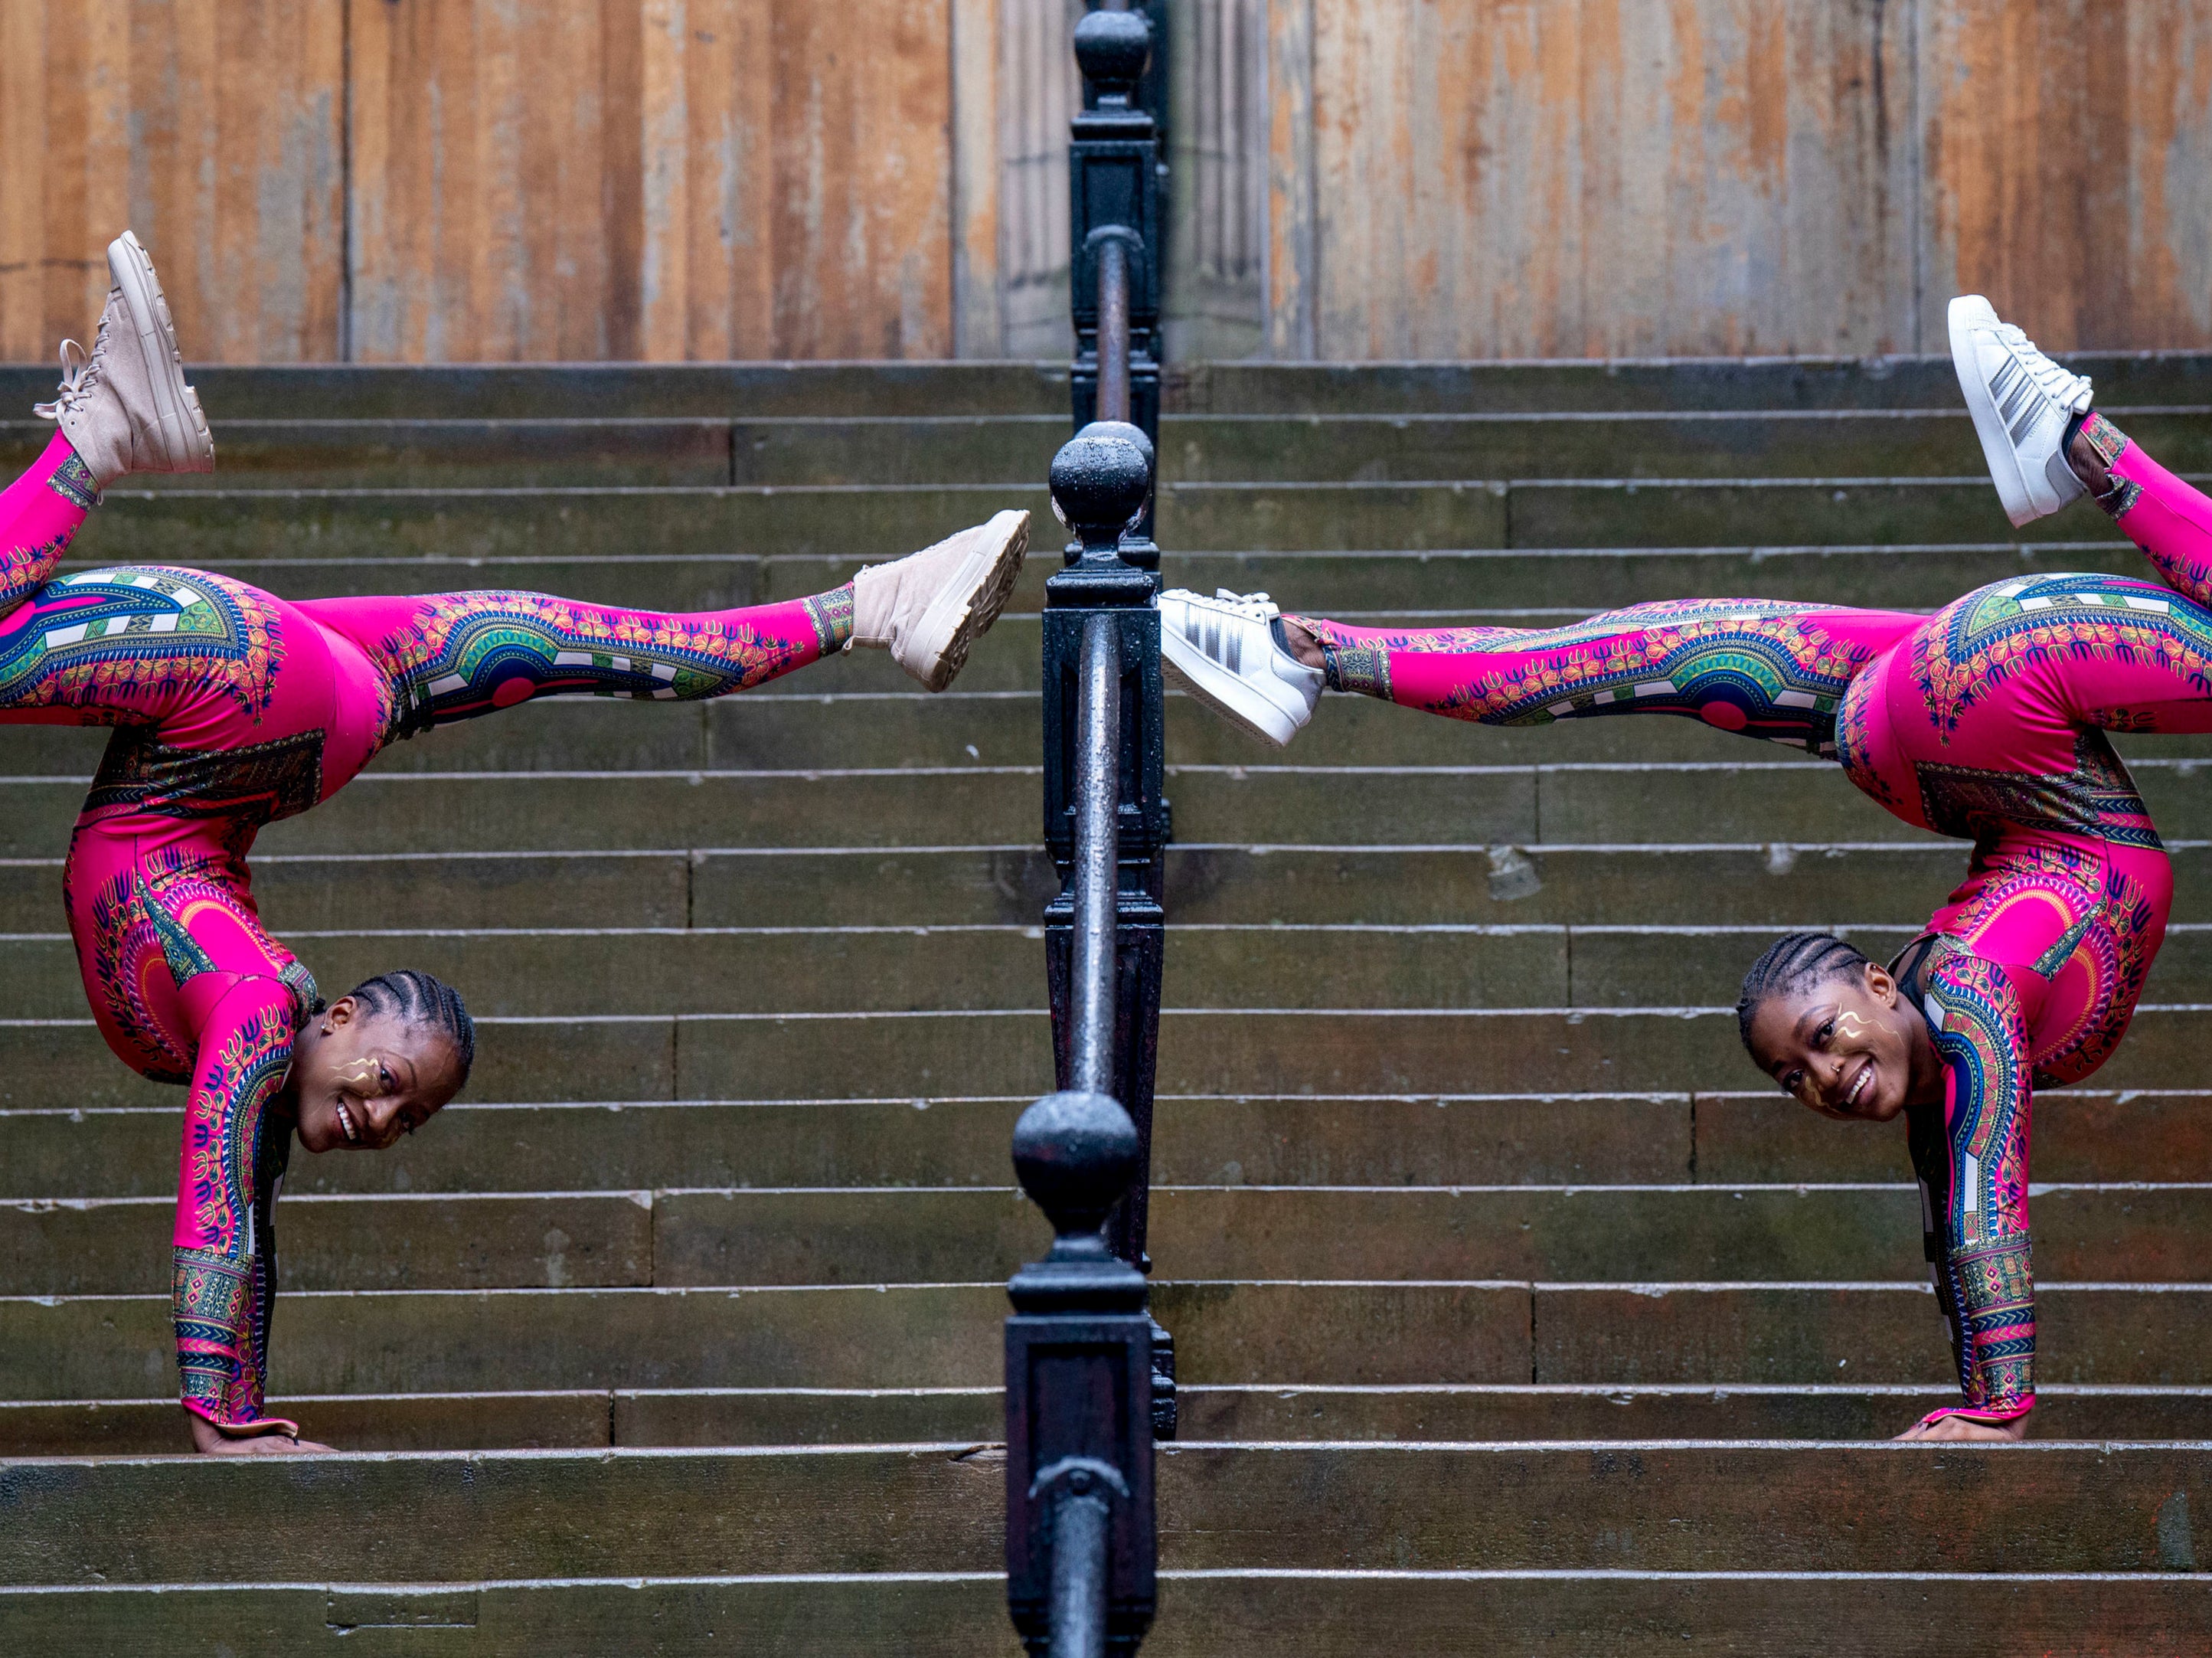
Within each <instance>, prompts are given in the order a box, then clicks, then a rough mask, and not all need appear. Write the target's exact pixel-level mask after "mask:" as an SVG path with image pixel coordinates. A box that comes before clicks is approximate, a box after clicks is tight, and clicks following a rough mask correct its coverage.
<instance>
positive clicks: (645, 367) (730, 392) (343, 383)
mask: <svg viewBox="0 0 2212 1658" xmlns="http://www.w3.org/2000/svg"><path fill="white" fill-rule="evenodd" d="M185 374H186V375H188V376H189V377H190V378H191V382H192V385H193V387H194V388H195V389H196V390H197V392H198V393H199V397H200V403H201V405H202V406H203V407H204V409H205V410H206V411H207V416H208V420H209V422H210V424H211V425H213V426H214V427H215V428H216V431H217V433H218V435H219V434H220V432H221V430H222V428H223V427H224V426H225V425H227V424H229V423H230V422H232V421H234V420H393V419H409V420H522V419H546V418H553V419H567V420H574V419H594V420H607V419H623V418H657V419H709V420H728V419H732V418H756V419H766V418H790V417H793V416H823V415H848V416H850V415H878V416H880V415H1000V414H1004V415H1036V414H1058V415H1061V416H1066V414H1067V412H1068V410H1069V403H1068V388H1067V367H1066V364H1065V363H945V362H933V363H441V364H438V365H435V366H427V365H422V364H392V365H388V366H387V365H381V364H362V363H299V364H289V363H282V364H255V365H250V366H242V365H231V364H215V363H194V364H192V365H191V366H189V367H187V368H186V369H185ZM2143 383H2144V384H2145V385H2146V386H2148V384H2150V383H2151V382H2149V381H2145V382H2143ZM2184 383H2185V382H2184V381H2175V382H2174V384H2176V385H2177V386H2179V385H2181V384H2184ZM53 387H54V371H53V368H52V365H51V364H46V365H29V364H13V365H9V366H6V367H0V412H4V413H6V414H8V415H9V416H10V417H11V418H18V419H20V418H24V417H25V415H26V414H27V411H28V407H29V405H31V404H32V403H33V402H40V401H44V400H45V399H48V398H51V397H52V395H53ZM2136 400H2137V401H2141V400H2142V399H2140V398H2138V399H2136Z"/></svg>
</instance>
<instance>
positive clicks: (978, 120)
mask: <svg viewBox="0 0 2212 1658" xmlns="http://www.w3.org/2000/svg"><path fill="white" fill-rule="evenodd" d="M951 23H952V231H951V235H952V350H953V354H954V355H955V356H957V357H999V356H1001V355H1003V354H1004V352H1005V350H1006V320H1005V316H1004V314H1003V312H1002V309H1001V308H1000V303H999V283H1000V273H999V211H1000V201H999V168H1000V155H999V99H1000V76H999V43H1000V37H1001V35H1002V34H1003V32H1004V30H1005V28H1006V21H1005V20H1004V19H1002V18H1001V16H1000V6H999V0H952V14H951ZM1008 89H1009V90H1011V89H1012V88H1008Z"/></svg>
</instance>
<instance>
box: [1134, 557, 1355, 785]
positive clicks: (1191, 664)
mask: <svg viewBox="0 0 2212 1658" xmlns="http://www.w3.org/2000/svg"><path fill="white" fill-rule="evenodd" d="M1280 614H1281V612H1280V611H1279V610H1278V609H1277V608H1276V607H1275V604H1274V602H1273V600H1270V599H1269V598H1268V597H1267V594H1264V593H1246V594H1236V593H1231V591H1230V590H1229V589H1228V588H1221V589H1220V591H1219V592H1218V593H1217V594H1215V596H1214V597H1212V598H1211V599H1207V598H1203V597H1201V596H1200V595H1199V594H1195V593H1190V592H1187V591H1185V590H1184V589H1182V588H1171V589H1170V590H1169V591H1168V592H1166V593H1163V594H1160V653H1161V655H1163V656H1164V657H1165V658H1166V660H1167V665H1168V667H1169V669H1170V671H1171V672H1172V673H1173V674H1175V676H1176V679H1178V680H1181V681H1182V683H1183V684H1184V685H1186V686H1188V687H1189V688H1190V691H1191V693H1192V694H1193V695H1194V696H1195V697H1197V698H1198V699H1199V700H1200V702H1203V703H1205V704H1206V705H1207V706H1208V707H1210V708H1212V709H1213V710H1215V711H1216V712H1218V713H1219V714H1222V715H1225V716H1227V717H1228V718H1229V719H1230V720H1231V721H1232V722H1235V723H1236V724H1237V725H1241V726H1243V728H1245V729H1246V730H1247V731H1249V732H1251V733H1252V734H1253V735H1255V736H1259V737H1265V738H1266V739H1267V741H1269V742H1271V743H1273V744H1274V745H1275V746H1276V747H1278V748H1280V747H1282V746H1283V745H1284V744H1285V743H1287V742H1288V741H1290V740H1291V738H1292V737H1295V736H1297V735H1298V728H1300V727H1301V726H1303V725H1304V724H1305V722H1307V721H1308V720H1310V719H1311V718H1313V710H1314V704H1315V703H1316V702H1317V701H1318V700H1320V698H1321V687H1322V671H1321V670H1320V669H1319V668H1317V667H1307V666H1306V665H1305V664H1304V662H1302V661H1299V660H1298V659H1297V657H1295V656H1293V655H1291V653H1290V652H1289V651H1287V650H1285V649H1283V647H1282V646H1281V645H1280V644H1279V643H1277V642H1276V639H1275V618H1276V617H1277V616H1279V615H1280Z"/></svg>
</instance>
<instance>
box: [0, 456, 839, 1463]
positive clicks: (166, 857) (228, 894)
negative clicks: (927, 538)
mask: <svg viewBox="0 0 2212 1658" xmlns="http://www.w3.org/2000/svg"><path fill="white" fill-rule="evenodd" d="M97 500H98V497H97V495H96V493H95V492H94V489H93V487H92V479H91V475H90V473H89V472H87V470H86V469H85V466H84V465H83V463H82V461H80V460H78V459H77V457H76V453H75V452H74V451H73V450H72V449H70V447H69V444H68V443H67V442H66V441H64V439H62V438H60V437H56V438H55V439H54V440H53V442H52V443H51V444H50V445H49V446H48V447H47V449H46V454H44V455H43V456H42V457H41V458H40V460H39V462H38V464H37V465H36V466H33V468H32V469H31V471H30V472H27V473H26V474H25V475H24V476H23V477H22V478H21V479H17V480H16V482H15V484H13V485H10V486H9V488H8V489H7V491H5V492H4V493H0V722H18V723H21V722H37V723H46V724H59V725H106V726H113V727H114V728H116V730H115V735H114V736H113V737H112V739H111V740H110V741H109V743H108V747H107V753H106V757H105V758H104V759H102V760H101V762H100V770H99V773H98V775H97V777H95V778H94V782H93V786H92V792H91V794H90V795H89V796H88V798H87V800H86V802H85V806H84V811H83V813H82V815H81V816H80V817H79V818H78V820H77V825H76V833H75V835H74V837H73V838H72V839H71V842H70V854H69V862H68V866H67V871H66V874H65V875H64V893H65V895H66V901H67V905H68V909H69V920H70V935H71V936H72V937H73V938H74V939H75V940H76V948H77V957H78V961H79V964H80V966H82V971H83V974H84V984H85V992H86V995H87V996H88V998H89V999H90V1001H91V1003H92V1011H93V1015H94V1019H95V1020H96V1021H98V1023H99V1026H100V1033H101V1034H102V1035H103V1036H105V1037H106V1039H107V1044H108V1045H109V1046H110V1047H111V1048H112V1049H113V1050H114V1051H115V1052H116V1053H117V1054H118V1056H119V1057H120V1058H122V1059H123V1061H124V1063H125V1064H128V1065H130V1066H131V1068H132V1069H134V1070H137V1071H138V1072H139V1073H140V1074H141V1075H143V1076H149V1077H151V1078H153V1079H154V1080H155V1081H156V1082H179V1083H184V1084H186V1085H188V1086H189V1088H190V1089H191V1094H190V1096H189V1099H188V1101H187V1104H186V1106H185V1128H184V1143H183V1149H182V1156H181V1160H180V1164H179V1171H178V1177H177V1222H176V1231H175V1239H174V1241H175V1263H174V1272H173V1280H172V1283H173V1311H174V1316H175V1322H176V1338H177V1365H178V1368H179V1372H180V1373H181V1378H182V1391H183V1399H184V1403H185V1408H186V1409H188V1410H191V1411H196V1412H197V1413H198V1414H199V1415H201V1416H203V1417H206V1418H207V1419H208V1420H209V1421H210V1422H213V1423H216V1424H217V1425H218V1426H220V1427H222V1428H224V1429H228V1430H229V1431H231V1432H233V1433H248V1434H250V1433H254V1432H259V1431H265V1430H268V1429H276V1428H279V1427H282V1428H284V1429H290V1430H291V1431H294V1432H296V1431H297V1429H294V1428H293V1425H292V1424H291V1423H286V1422H281V1421H280V1420H278V1419H276V1418H272V1417H266V1416H264V1413H263V1408H262V1407H263V1389H264V1378H265V1375H266V1371H267V1365H268V1351H269V1319H270V1307H271V1304H272V1302H273V1301H274V1299H275V1295H276V1239H275V1234H274V1228H273V1226H272V1223H271V1211H272V1206H273V1204H274V1202H275V1198H276V1186H277V1182H278V1180H279V1179H280V1178H281V1176H282V1175H283V1171H284V1166H285V1162H286V1160H287V1157H288V1155H289V1151H290V1148H291V1129H290V1125H289V1122H288V1121H285V1120H283V1119H279V1118H276V1117H274V1116H273V1115H272V1112H271V1110H270V1102H271V1101H272V1100H276V1098H277V1097H278V1096H279V1094H281V1093H282V1091H283V1085H284V1081H285V1077H286V1074H287V1072H288V1070H289V1066H290V1064H291V1057H292V1039H293V1037H294V1035H295V1033H297V1032H298V1030H299V1029H300V1028H301V1026H302V1025H303V1024H304V1023H305V1022H306V1021H307V1017H308V1015H309V1014H310V1013H311V1012H312V1011H313V1010H314V1009H318V1008H319V1006H320V1003H319V1002H318V1000H317V998H316V995H315V986H314V983H313V980H312V979H311V978H309V977H308V974H307V970H306V969H305V968H304V967H302V966H301V965H300V963H299V962H298V961H296V960H294V958H293V956H292V954H291V952H289V950H287V949H285V948H284V947H283V945H281V944H279V943H278V942H276V940H275V939H273V938H271V937H270V936H269V934H268V933H267V932H266V931H265V930H264V929H263V927H262V925H261V921H260V917H259V915H258V912H257V911H256V909H255V907H254V902H253V893H252V887H251V884H250V876H249V874H248V871H247V869H246V854H247V853H248V851H250V850H252V845H253V838H254V836H255V834H256V833H257V832H258V831H259V829H260V828H261V826H262V825H264V824H266V823H271V822H274V821H276V820H277V819H279V818H286V817H290V816H293V815H294V814H297V813H301V812H304V811H306V810H307V808H309V807H311V806H313V805H316V804H317V803H319V802H322V801H325V800H328V799H329V798H330V797H331V795H334V794H336V793H337V791H338V790H339V789H341V788H343V787H344V786H345V784H346V783H348V782H349V781H351V780H352V778H353V777H355V776H356V774H357V773H358V772H359V771H361V769H362V766H364V765H367V764H368V761H369V759H371V758H372V757H373V756H374V755H375V754H376V753H377V752H378V751H379V750H380V749H381V748H382V747H384V746H385V745H386V743H388V742H391V741H393V740H394V739H395V738H398V737H405V736H411V735H414V734H415V733H416V732H418V731H422V730H427V729H428V728H430V727H431V726H433V725H440V724H444V723H447V722H450V721H453V720H462V719H469V718H471V717H473V716H477V715H479V714H488V713H489V712H491V711H492V710H494V709H496V708H507V707H511V706H512V705H513V704H516V703H520V702H524V701H527V700H528V699H529V698H532V697H538V696H598V697H631V698H640V699H656V700H659V699H670V698H704V697H719V696H723V695H726V694H727V693H729V692H734V691H742V690H744V689H745V688H747V687H749V686H756V685H758V684H760V683H761V682H762V681H763V680H769V679H773V678H775V676H776V675H777V674H783V673H787V672H788V671H789V670H791V669H793V668H794V667H800V666H802V665H803V664H805V663H807V662H811V661H814V660H815V658H817V656H820V655H823V654H824V653H825V652H828V651H831V650H835V649H838V648H839V647H841V646H842V644H843V643H844V642H845V640H846V639H847V638H848V637H849V636H850V634H851V631H852V588H850V587H849V586H847V587H843V588H837V589H836V590H835V591H833V592H830V593H828V594H820V595H817V596H816V597H814V598H810V599H803V600H793V601H791V602H788V603H783V604H775V605H766V606H762V607H757V608H754V609H747V610H729V611H716V612H711V613H702V614H698V615H661V614H654V613H647V612H642V611H624V610H611V609H606V608H603V607H599V606H597V605H586V604H579V603H575V602H574V601H572V600H566V599H556V598H550V597H548V596H546V595H544V594H532V593H457V594H436V595H434V596H430V597H422V598H366V599H328V600H314V601H312V602H307V603H301V604H293V603H289V602H287V601H286V600H282V599H277V598H275V597H273V596H272V595H270V594H266V593H264V592H262V591H261V590H260V589H258V588H252V587H248V586H246V584H245V583H244V582H234V581H232V580H230V579H229V578H228V577H226V576H211V575H208V574H206V573H204V572H202V571H198V570H171V569H165V568H152V567H146V568H142V567H137V566H133V567H129V568H121V569H108V570H85V571H82V572H80V573H77V574H75V575H71V576H64V577H62V578H61V579H59V580H54V579H52V577H53V573H54V568H55V565H56V563H57V562H58V560H59V558H61V556H62V553H63V552H64V549H65V548H66V547H67V546H68V545H69V542H70V537H71V536H72V535H73V534H75V533H76V529H77V527H78V526H79V525H81V524H82V522H83V521H84V519H85V515H86V514H87V513H88V511H89V510H90V509H92V507H93V506H94V505H95V504H96V503H97Z"/></svg>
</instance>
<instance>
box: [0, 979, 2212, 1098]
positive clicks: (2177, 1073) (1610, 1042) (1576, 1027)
mask: <svg viewBox="0 0 2212 1658" xmlns="http://www.w3.org/2000/svg"><path fill="white" fill-rule="evenodd" d="M2202 1022H2203V1013H2202V1009H2200V1008H2198V1007H2197V1006H2196V1005H2194V1004H2191V1003H2179V1004H2177V1003H2145V1004H2143V1005H2142V1007H2140V1008H2139V1009H2138V1010H2137V1012H2136V1019H2135V1022H2134V1025H2133V1027H2131V1029H2130V1034H2129V1039H2128V1040H2127V1042H2126V1043H2125V1044H2124V1045H2123V1046H2122V1047H2121V1048H2120V1050H2119V1051H2118V1053H2117V1054H2115V1055H2114V1057H2113V1058H2112V1059H2111V1060H2109V1061H2108V1062H2107V1063H2106V1065H2105V1066H2104V1068H2103V1069H2102V1070H2100V1071H2099V1072H2098V1073H2097V1082H2099V1084H2100V1086H2102V1087H2105V1088H2193V1087H2196V1086H2198V1085H2200V1084H2201V1082H2202V1078H2203V1063H2202V1053H2201V1046H2200V1042H2199V1035H2200V1032H2201V1027H2202ZM1047 1027H1048V1019H1047V1015H1045V1013H1044V1011H1043V1010H1042V1009H1041V1008H1024V1009H993V1010H984V1011H979V1012H972V1013H914V1014H902V1013H867V1014H829V1013H824V1014H713V1015H590V1014H583V1015H574V1016H573V1017H568V1018H550V1017H549V1018H528V1019H510V1018H487V1019H485V1020H483V1021H480V1025H479V1029H478V1032H477V1037H478V1041H477V1064H476V1070H475V1071H474V1073H473V1075H472V1076H471V1079H470V1083H469V1088H470V1092H471V1096H472V1097H473V1098H475V1099H477V1100H483V1101H486V1102H514V1103H532V1102H544V1101H561V1100H606V1101H613V1100H702V1099H704V1100H732V1099H762V1098H771V1099H792V1100H849V1099H882V1098H885V1097H887V1096H888V1097H901V1096H903V1097H904V1098H907V1099H909V1100H913V1099H931V1098H935V1097H939V1096H941V1095H945V1094H959V1095H962V1096H969V1097H972V1096H975V1095H1012V1096H1018V1095H1024V1094H1027V1095H1030V1096H1032V1097H1034V1096H1035V1095H1036V1094H1042V1093H1043V1092H1045V1091H1046V1090H1047V1089H1048V1088H1049V1087H1050V1086H1051V1082H1052V1076H1051V1070H1052V1067H1051V1043H1050V1038H1049V1035H1048V1028H1047ZM1160 1029H1161V1036H1160V1064H1159V1088H1160V1091H1161V1092H1162V1093H1164V1094H1299V1093H1304V1092H1308V1091H1310V1092H1314V1093H1326V1094H1461V1093H1466V1092H1468V1091H1469V1088H1470V1085H1471V1084H1473V1085H1479V1084H1480V1083H1481V1082H1486V1081H1488V1082H1495V1083H1496V1084H1498V1085H1499V1086H1500V1087H1503V1088H1510V1089H1512V1090H1515V1091H1519V1092H1524V1093H1541V1094H1578V1093H1625V1092H1634V1093H1646V1092H1649V1093H1686V1092H1689V1091H1692V1090H1696V1089H1711V1088H1728V1089H1737V1088H1746V1087H1748V1086H1750V1085H1751V1084H1752V1082H1753V1079H1754V1078H1755V1077H1756V1076H1757V1075H1758V1073H1757V1072H1756V1071H1755V1070H1753V1069H1752V1067H1751V1064H1750V1062H1749V1061H1748V1060H1747V1059H1746V1058H1745V1057H1744V1054H1743V1051H1742V1049H1741V1045H1739V1043H1738V1040H1737V1037H1736V1031H1735V1010H1734V1009H1733V1008H1732V1007H1727V1006H1723V1007H1707V1008H1657V1009H1653V1008H1643V1009H1603V1008H1600V1009H1556V1008H1534V1009H1522V1008H1483V1009H1465V1010H1458V1009H1445V1010H1436V1009H1360V1010H1345V1009H1173V1008H1171V1009H1168V1010H1167V1011H1166V1012H1164V1014H1163V1015H1161V1021H1160ZM0 1044H4V1046H0V1108H12V1109H15V1110H52V1109H64V1110H67V1109H79V1110H82V1109H86V1108H90V1107H95V1106H126V1105H130V1106H155V1105H169V1104H172V1103H173V1101H174V1100H176V1098H177V1096H176V1094H175V1093H174V1092H173V1089H171V1088H166V1087H163V1086H161V1085H158V1084H155V1083H152V1082H145V1081H143V1079H141V1078H139V1077H137V1076H134V1075H133V1074H132V1073H131V1072H130V1071H128V1070H125V1068H124V1067H123V1066H122V1065H120V1064H117V1063H116V1062H115V1060H114V1058H113V1057H112V1055H111V1054H110V1053H109V1052H108V1051H107V1049H106V1045H105V1044H104V1043H102V1042H101V1040H100V1036H99V1033H97V1032H96V1031H95V1030H94V1028H93V1027H92V1022H91V1021H90V1019H89V1018H86V1019H83V1020H82V1021H6V1020H0Z"/></svg>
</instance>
